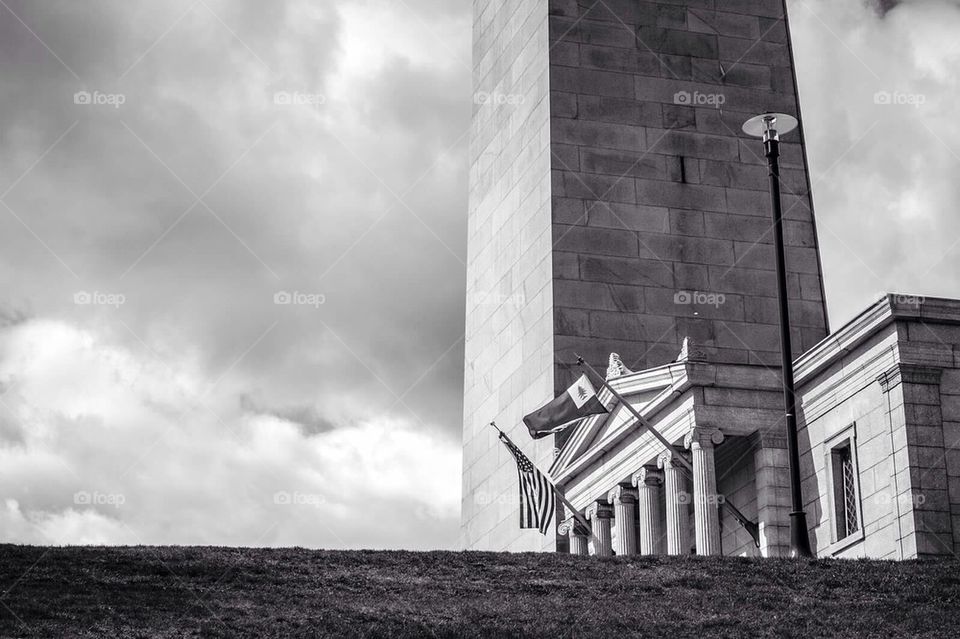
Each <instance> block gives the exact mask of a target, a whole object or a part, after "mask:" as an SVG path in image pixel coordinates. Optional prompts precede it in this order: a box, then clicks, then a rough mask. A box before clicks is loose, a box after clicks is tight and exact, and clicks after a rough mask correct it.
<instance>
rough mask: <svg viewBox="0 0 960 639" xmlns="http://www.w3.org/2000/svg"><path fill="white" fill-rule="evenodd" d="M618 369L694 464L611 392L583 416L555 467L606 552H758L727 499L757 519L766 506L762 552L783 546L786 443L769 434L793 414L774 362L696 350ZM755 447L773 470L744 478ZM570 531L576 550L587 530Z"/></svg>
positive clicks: (755, 462) (624, 384)
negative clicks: (725, 358) (742, 361)
mask: <svg viewBox="0 0 960 639" xmlns="http://www.w3.org/2000/svg"><path fill="white" fill-rule="evenodd" d="M608 375H610V377H609V380H610V382H611V385H612V386H613V387H614V388H615V389H616V390H617V392H618V393H620V394H621V395H622V396H623V397H624V398H625V399H626V400H627V401H628V402H630V403H631V405H632V406H633V407H634V408H636V409H637V410H638V411H640V413H641V414H642V415H643V416H644V418H645V419H647V420H648V421H649V422H650V423H651V425H653V427H654V428H656V429H657V430H658V431H659V432H660V433H661V434H662V435H663V436H664V437H665V438H666V439H667V440H668V441H670V442H671V443H673V444H674V446H675V447H676V449H677V450H678V452H679V453H680V454H682V455H685V457H686V459H687V461H688V462H689V463H690V465H691V466H692V469H693V471H692V473H691V472H690V471H688V470H687V468H686V467H685V466H684V465H683V464H682V463H681V461H680V460H677V459H675V458H674V454H673V453H672V452H671V451H669V450H666V449H665V448H664V446H663V445H662V444H661V443H660V442H659V441H658V440H657V439H656V438H655V437H654V436H653V435H651V434H649V433H648V432H646V430H645V429H644V428H643V427H638V426H637V424H636V419H635V418H634V417H633V416H632V415H631V414H630V412H629V411H628V410H627V409H626V408H624V407H623V406H620V405H619V404H618V402H617V400H616V399H615V398H614V396H613V394H612V393H610V392H609V391H608V390H606V389H604V390H602V391H601V392H600V399H601V401H602V402H604V404H605V405H606V406H607V408H608V410H609V411H610V412H609V413H608V414H606V415H596V416H594V417H592V418H590V419H588V420H585V421H584V422H582V423H581V424H580V425H579V426H577V427H576V429H575V431H574V432H573V433H572V434H571V436H570V437H569V439H568V440H567V442H566V443H565V444H564V446H563V447H562V448H561V449H560V451H559V455H558V456H557V458H556V460H555V461H554V464H553V466H552V468H551V474H552V476H553V477H554V479H555V481H556V483H557V486H558V488H559V489H560V490H563V491H564V493H565V494H566V496H567V498H568V499H569V500H570V501H571V503H573V505H574V506H575V507H577V508H580V509H584V510H586V512H587V517H588V518H592V519H591V521H592V522H596V523H595V527H594V530H593V532H594V534H595V535H596V536H597V537H598V539H599V548H600V550H601V551H602V552H598V553H597V554H603V553H605V552H607V549H608V548H612V549H613V551H614V552H615V553H616V554H618V555H619V554H637V553H641V554H648V555H649V554H662V553H667V554H686V553H690V552H694V551H696V552H698V554H710V555H715V554H744V553H746V554H751V553H750V552H749V549H751V548H752V549H753V550H754V551H756V550H757V549H756V547H755V545H754V543H753V540H752V538H751V537H750V535H749V534H748V533H747V532H746V531H745V530H744V529H742V528H741V527H740V525H739V524H738V523H737V522H736V520H735V519H734V518H733V516H732V515H730V514H729V513H728V512H727V511H726V509H724V508H723V505H722V504H723V501H724V499H725V498H727V497H729V498H731V499H733V500H735V502H736V504H737V507H738V508H740V509H741V510H742V511H743V513H744V514H745V515H746V516H747V517H749V518H753V519H756V517H757V509H758V505H759V506H761V512H762V514H764V515H765V516H766V517H767V520H768V522H767V525H764V526H762V530H761V533H762V534H761V537H760V549H759V551H758V552H760V553H762V554H763V555H764V556H777V555H780V554H782V553H784V552H785V551H786V545H787V542H788V538H787V536H786V534H785V532H786V530H785V529H782V526H781V521H780V516H781V515H782V516H783V518H784V521H785V519H786V513H787V510H788V505H789V504H788V501H787V500H788V497H789V494H788V493H787V492H786V490H785V489H781V488H785V487H786V486H787V485H788V484H787V481H788V478H787V474H786V472H787V471H786V452H785V442H784V441H783V440H782V438H774V437H771V436H769V435H765V433H764V431H765V430H768V429H771V427H775V426H776V425H777V424H778V422H780V421H781V418H782V412H783V411H782V407H781V406H780V403H781V402H782V399H781V397H782V396H781V395H780V386H779V379H778V377H777V375H776V373H775V371H771V370H769V369H766V368H764V367H759V366H747V365H730V364H723V365H718V364H713V363H710V362H708V361H704V358H703V357H702V356H700V355H699V354H698V353H696V352H692V353H686V352H685V353H684V354H683V356H682V359H681V360H679V361H677V362H674V363H671V364H668V365H665V366H659V367H656V368H652V369H648V370H645V371H639V372H635V373H632V372H626V373H620V374H617V372H616V370H615V367H611V369H610V370H609V371H608ZM781 426H782V423H781ZM747 456H749V457H750V466H752V467H754V468H758V469H760V470H761V471H762V473H760V474H756V481H751V482H747V483H745V482H744V478H743V474H744V473H743V472H742V471H741V467H742V466H743V465H744V458H745V457H747ZM781 475H782V477H781ZM761 477H762V480H761ZM771 480H772V481H771ZM602 504H607V505H608V509H607V510H605V509H603V508H602ZM602 517H606V518H607V519H602ZM610 518H612V519H610ZM565 532H566V534H567V535H568V536H570V547H571V548H572V547H577V548H581V547H583V545H582V543H581V542H580V541H579V540H575V539H574V537H576V536H577V535H578V534H579V533H585V532H586V531H582V530H581V531H579V533H578V531H576V530H574V529H573V528H572V527H568V528H566V529H565Z"/></svg>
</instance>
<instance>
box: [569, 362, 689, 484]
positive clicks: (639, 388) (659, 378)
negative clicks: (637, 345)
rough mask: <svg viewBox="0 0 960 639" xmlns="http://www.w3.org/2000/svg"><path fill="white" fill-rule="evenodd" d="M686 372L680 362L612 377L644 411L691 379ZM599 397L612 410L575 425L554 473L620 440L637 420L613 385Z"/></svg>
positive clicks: (638, 407)
mask: <svg viewBox="0 0 960 639" xmlns="http://www.w3.org/2000/svg"><path fill="white" fill-rule="evenodd" d="M686 373H687V367H686V364H685V363H683V362H677V363H673V364H668V365H666V366H659V367H657V368H651V369H647V370H644V371H638V372H636V373H630V374H628V375H623V376H621V377H617V378H615V379H612V380H608V381H609V383H610V385H611V386H612V387H613V388H614V389H615V390H616V391H617V393H619V394H620V395H621V396H622V397H623V398H624V399H625V400H626V401H627V402H629V403H630V405H631V406H633V407H634V408H635V409H636V410H638V411H639V412H640V413H641V414H644V413H645V412H647V411H648V410H649V409H650V408H651V407H652V406H653V405H657V404H659V403H661V402H662V401H663V399H664V398H665V397H669V395H671V394H672V393H673V389H675V388H676V387H677V385H678V384H679V383H682V382H684V381H685V380H686V379H687V374H686ZM598 397H599V399H600V401H601V402H602V403H603V405H604V406H605V407H606V408H607V410H608V411H609V412H608V413H606V414H602V415H593V416H591V417H588V418H586V419H584V420H582V421H581V422H580V423H579V424H578V425H576V426H574V427H573V428H574V431H573V433H572V434H571V436H570V437H569V439H568V440H567V442H566V443H565V444H564V446H563V448H562V449H561V450H560V453H559V454H558V455H557V458H556V459H555V460H554V463H553V465H552V466H551V467H550V475H551V476H552V477H554V478H556V477H558V476H559V475H560V474H561V473H563V471H564V470H565V469H566V468H569V467H570V466H572V465H574V464H575V463H576V462H577V461H578V460H580V459H581V458H582V457H584V456H585V455H588V454H593V453H595V452H596V451H597V450H598V449H600V448H604V447H606V446H607V445H611V444H612V443H614V442H616V441H619V439H620V438H622V437H623V436H625V435H626V434H627V433H628V431H629V429H630V427H631V426H632V425H633V424H634V422H636V418H635V417H634V416H633V415H632V413H631V412H630V411H629V409H627V408H626V407H624V406H623V405H621V404H620V402H619V401H618V400H617V398H616V397H615V396H614V394H613V393H611V392H610V390H609V389H607V388H602V389H600V390H599V391H598Z"/></svg>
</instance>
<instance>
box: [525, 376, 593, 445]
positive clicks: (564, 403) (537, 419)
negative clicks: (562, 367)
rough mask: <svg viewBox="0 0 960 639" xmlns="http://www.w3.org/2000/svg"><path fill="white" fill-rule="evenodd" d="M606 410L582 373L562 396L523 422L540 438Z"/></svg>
mask: <svg viewBox="0 0 960 639" xmlns="http://www.w3.org/2000/svg"><path fill="white" fill-rule="evenodd" d="M606 412H607V409H606V408H605V407H604V405H603V404H601V403H600V400H599V399H598V398H597V391H596V390H594V388H593V384H591V383H590V380H589V379H587V376H586V375H581V376H580V379H578V380H577V381H576V382H574V383H573V386H571V387H570V388H568V389H567V391H566V392H565V393H563V394H562V395H560V397H558V398H556V399H555V400H553V401H552V402H550V403H549V404H547V405H546V406H544V407H543V408H541V409H539V410H536V411H534V412H532V413H530V414H529V415H527V416H526V417H524V418H523V423H524V424H526V425H527V430H529V431H530V436H531V437H533V438H534V439H540V438H541V437H546V436H547V435H549V434H551V433H556V432H558V431H561V430H563V429H564V428H566V427H567V426H569V425H570V424H572V423H573V422H575V421H577V420H578V419H582V418H584V417H589V416H590V415H597V414H600V413H606Z"/></svg>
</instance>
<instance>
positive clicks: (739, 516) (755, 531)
mask: <svg viewBox="0 0 960 639" xmlns="http://www.w3.org/2000/svg"><path fill="white" fill-rule="evenodd" d="M574 356H575V357H576V358H577V364H579V365H580V366H581V367H582V368H585V369H586V370H587V372H589V373H591V374H592V375H593V376H594V377H595V378H596V379H597V380H598V381H599V382H600V383H601V384H602V385H603V387H604V388H606V389H607V390H608V391H610V392H611V393H612V394H613V396H614V397H616V398H617V401H619V402H620V404H621V405H622V406H623V407H624V408H626V409H627V410H628V411H630V412H631V413H632V414H633V416H634V417H636V419H637V422H638V423H639V424H640V425H641V426H643V427H644V428H646V429H647V430H648V431H650V433H651V434H652V435H653V436H654V437H656V438H657V440H659V441H660V443H661V444H663V445H664V446H666V448H667V450H669V451H670V452H671V453H672V454H673V458H674V459H678V460H680V463H681V464H683V466H684V467H685V468H686V469H687V471H688V473H690V474H691V475H692V473H693V465H692V464H691V463H690V462H689V461H688V460H687V458H686V457H684V456H683V455H682V454H680V451H679V450H677V447H676V446H674V445H673V444H671V443H670V441H669V440H667V438H665V437H664V436H663V435H661V434H660V431H658V430H657V429H656V428H654V427H653V425H652V424H651V423H650V422H649V421H648V420H647V419H645V418H644V417H643V415H641V414H640V411H638V410H637V409H636V408H634V407H633V404H631V403H630V402H628V401H627V400H626V399H624V398H623V395H621V394H620V393H618V392H617V391H616V390H614V388H613V386H611V385H610V384H609V382H607V378H606V377H604V376H603V375H601V374H600V373H598V372H597V370H596V369H595V368H594V367H593V366H591V365H590V363H589V362H587V361H586V360H584V359H583V358H582V357H580V356H579V355H577V354H576V353H574ZM722 505H723V506H725V507H726V508H728V509H729V510H730V514H731V515H733V518H734V519H736V520H737V522H738V523H739V524H740V525H741V526H743V528H744V529H745V530H746V531H747V533H748V534H749V535H750V536H751V537H752V538H753V543H755V544H756V545H757V548H759V547H760V527H759V526H758V525H757V524H756V523H755V522H752V521H750V520H749V519H747V517H746V515H744V514H743V513H742V512H740V509H739V508H737V507H736V506H734V505H733V504H732V503H731V502H730V500H729V499H727V497H726V496H724V498H723V503H722Z"/></svg>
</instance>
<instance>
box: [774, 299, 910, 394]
mask: <svg viewBox="0 0 960 639" xmlns="http://www.w3.org/2000/svg"><path fill="white" fill-rule="evenodd" d="M892 321H893V307H892V305H891V296H889V295H884V296H883V297H882V298H881V299H879V300H877V301H876V302H874V303H873V304H871V305H870V306H869V307H868V308H867V309H866V310H865V311H863V312H862V313H860V314H859V315H857V316H856V317H854V318H853V319H852V320H850V321H849V322H847V323H846V324H844V325H843V326H841V327H840V328H839V329H838V330H836V331H834V332H833V333H831V334H830V335H828V336H827V337H826V338H824V339H823V340H821V341H820V342H819V343H818V344H816V345H815V346H814V347H813V348H811V349H810V350H809V351H807V352H806V353H804V354H803V355H801V356H800V357H799V358H797V359H796V360H795V361H794V363H793V370H794V378H795V380H796V383H797V385H798V386H799V385H801V384H803V383H804V382H806V381H807V380H809V379H810V378H812V377H813V376H814V375H816V374H817V373H819V372H820V371H821V370H823V369H824V368H826V367H827V366H829V365H830V364H832V363H833V362H834V361H835V360H836V359H837V358H839V357H842V356H843V355H845V354H847V353H849V352H850V351H851V350H853V349H854V348H856V347H857V346H858V345H860V344H861V343H863V342H864V341H865V340H867V339H868V338H869V337H870V336H871V335H873V334H874V333H876V332H877V331H879V330H880V329H881V328H883V327H884V326H886V325H887V324H889V323H890V322H892Z"/></svg>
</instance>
